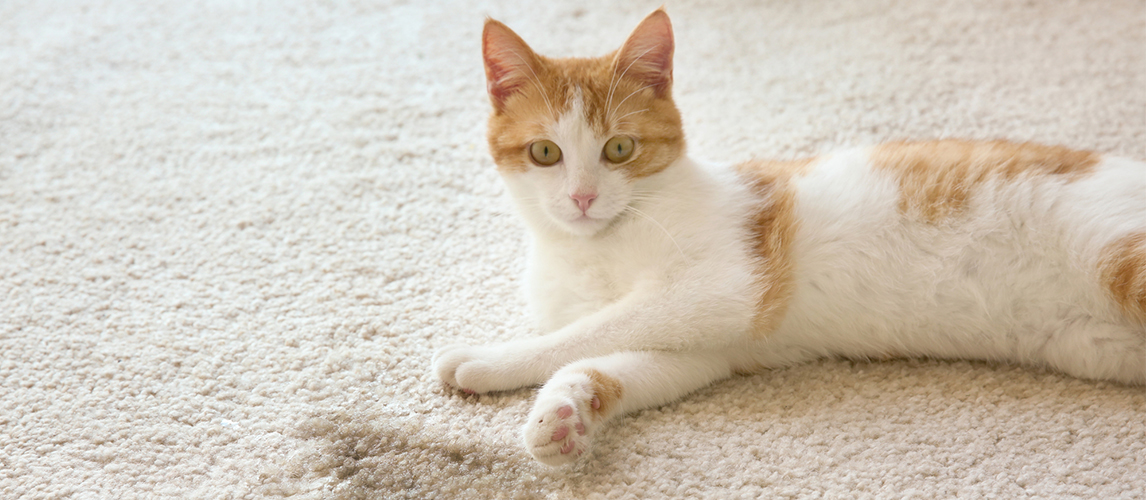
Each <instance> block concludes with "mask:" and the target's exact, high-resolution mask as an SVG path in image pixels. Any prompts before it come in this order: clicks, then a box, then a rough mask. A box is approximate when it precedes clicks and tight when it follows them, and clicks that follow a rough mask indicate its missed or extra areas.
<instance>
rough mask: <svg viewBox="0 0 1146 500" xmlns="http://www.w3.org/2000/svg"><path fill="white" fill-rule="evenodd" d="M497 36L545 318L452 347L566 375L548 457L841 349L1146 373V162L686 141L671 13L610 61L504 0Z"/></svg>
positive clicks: (1012, 147)
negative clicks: (632, 421)
mask: <svg viewBox="0 0 1146 500" xmlns="http://www.w3.org/2000/svg"><path fill="white" fill-rule="evenodd" d="M483 42H484V43H483V49H484V51H485V56H486V68H487V76H488V77H489V81H490V96H491V99H492V100H493V103H494V108H495V112H494V114H493V116H492V117H491V120H490V145H491V151H492V153H493V155H494V158H495V161H496V162H497V163H498V166H499V170H501V172H502V174H503V177H504V178H505V180H506V183H507V186H508V188H509V191H510V193H511V194H512V195H513V198H514V200H515V202H516V203H517V205H518V209H519V211H520V212H521V213H522V215H523V216H524V218H525V219H526V221H527V223H528V225H529V226H530V228H531V230H532V231H533V236H534V238H533V247H532V250H531V257H530V266H529V273H528V276H527V288H528V290H527V291H528V297H529V300H530V304H531V307H532V309H533V312H534V315H535V316H536V317H537V319H538V324H539V327H540V328H541V329H542V330H543V331H545V332H546V333H547V335H543V336H538V337H533V338H528V339H522V340H519V341H515V342H509V343H505V344H498V345H490V346H478V347H475V346H464V345H455V346H450V347H447V348H444V349H442V350H441V351H439V353H438V354H437V355H436V356H435V369H436V371H437V373H438V376H439V377H440V378H442V380H444V381H446V382H447V383H449V384H451V385H453V386H455V387H458V388H461V389H464V390H467V391H471V392H487V391H496V390H507V389H514V388H518V387H523V386H528V385H535V384H542V383H544V384H545V385H544V387H542V389H541V391H540V393H539V395H538V399H537V401H536V403H535V406H534V410H533V412H532V413H531V415H530V420H529V421H528V422H527V424H526V428H525V434H524V439H525V442H526V446H527V447H528V448H529V450H530V452H531V453H533V454H534V456H535V457H537V458H538V459H539V460H541V461H543V462H545V463H549V464H559V463H564V462H568V461H570V460H573V459H574V458H575V457H577V456H578V455H580V454H582V453H583V452H584V451H585V450H587V449H588V447H589V445H590V443H591V437H592V431H593V429H594V427H595V426H596V425H598V424H600V423H602V422H604V421H605V420H607V419H609V418H611V417H613V416H616V415H620V414H624V413H626V412H629V411H634V410H636V409H640V408H646V407H649V406H654V405H658V404H663V403H665V402H668V401H672V400H675V399H677V398H679V397H680V396H681V395H683V394H686V393H688V392H690V391H693V390H695V389H697V388H699V387H703V386H704V385H707V384H709V383H711V382H712V381H714V380H718V379H720V378H724V377H727V376H729V375H731V374H732V373H735V372H748V371H753V370H758V369H761V368H772V367H780V366H784V365H789V364H792V363H797V362H801V361H807V360H810V359H815V358H819V357H824V356H844V357H855V358H876V359H879V358H888V357H906V356H930V357H940V358H969V359H989V360H1004V361H1012V362H1018V363H1024V364H1028V365H1034V366H1043V367H1050V368H1053V369H1056V370H1060V371H1063V372H1066V373H1069V374H1072V375H1075V376H1079V377H1084V378H1091V379H1106V380H1116V381H1121V382H1127V383H1136V384H1141V383H1143V382H1146V165H1144V164H1142V163H1139V162H1135V161H1131V160H1125V159H1120V158H1110V157H1103V156H1100V155H1096V154H1091V153H1086V152H1078V151H1071V150H1067V149H1064V148H1054V147H1045V146H1038V145H1031V144H1011V143H1005V142H965V141H951V140H948V141H934V142H922V143H895V144H885V145H881V146H877V147H873V148H863V149H855V150H850V151H844V152H840V153H837V154H833V155H828V156H823V157H820V158H815V159H810V160H802V161H791V162H766V161H761V162H748V163H745V164H741V165H735V166H728V165H723V166H722V165H707V164H702V163H699V162H696V161H694V160H692V159H689V158H688V157H687V156H685V155H684V143H683V133H682V132H681V127H680V118H679V115H678V114H677V112H676V109H675V107H674V106H673V105H672V101H671V96H670V92H669V89H670V86H671V57H672V37H671V27H670V26H669V24H668V18H667V16H666V15H665V14H664V13H663V11H657V12H655V13H653V14H652V15H650V16H649V17H648V18H647V19H646V20H645V21H644V22H642V23H641V25H640V26H639V27H638V28H637V30H635V31H634V33H633V34H632V35H631V36H630V38H629V40H628V41H627V42H626V44H625V46H624V47H623V48H622V49H621V50H620V51H618V52H617V53H616V54H613V55H610V56H607V57H604V58H600V59H574V60H550V59H546V58H543V57H541V56H536V55H534V54H533V53H532V52H531V51H529V49H528V46H526V45H525V44H524V42H522V41H521V40H520V38H517V37H516V35H514V34H513V33H512V32H511V31H509V30H508V28H505V27H504V25H501V24H500V23H496V22H495V21H490V22H487V25H486V32H485V35H484V39H483ZM622 96H624V97H622ZM618 139H620V140H618ZM603 148H604V149H603ZM602 149H603V150H602Z"/></svg>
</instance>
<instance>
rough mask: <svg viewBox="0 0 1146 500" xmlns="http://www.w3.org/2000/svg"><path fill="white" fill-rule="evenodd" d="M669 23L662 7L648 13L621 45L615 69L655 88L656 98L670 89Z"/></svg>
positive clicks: (671, 39)
mask: <svg viewBox="0 0 1146 500" xmlns="http://www.w3.org/2000/svg"><path fill="white" fill-rule="evenodd" d="M673 47H674V44H673V38H672V22H671V21H669V16H668V14H667V13H666V12H665V10H664V8H663V7H662V8H660V9H657V10H655V11H653V13H652V14H649V15H648V16H647V17H645V19H644V20H643V21H641V24H638V25H637V27H636V29H634V30H633V32H632V34H630V35H629V39H628V40H625V45H623V46H621V50H620V52H618V53H617V58H616V61H615V62H614V65H615V67H614V70H615V71H617V72H620V73H624V74H625V76H626V77H632V78H636V79H637V80H639V81H641V82H643V83H644V84H645V85H649V86H651V87H652V88H653V89H654V90H656V93H657V97H664V96H666V95H668V94H669V91H670V90H671V88H672V53H673Z"/></svg>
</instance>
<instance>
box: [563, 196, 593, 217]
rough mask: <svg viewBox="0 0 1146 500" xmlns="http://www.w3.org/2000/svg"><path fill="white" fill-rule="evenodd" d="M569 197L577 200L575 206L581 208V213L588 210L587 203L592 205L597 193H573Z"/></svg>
mask: <svg viewBox="0 0 1146 500" xmlns="http://www.w3.org/2000/svg"><path fill="white" fill-rule="evenodd" d="M569 197H570V198H572V199H573V201H575V202H577V206H578V207H580V208H581V213H586V212H588V211H589V205H592V204H593V200H595V199H597V193H593V192H586V193H573V194H571V195H569Z"/></svg>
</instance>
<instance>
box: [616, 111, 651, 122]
mask: <svg viewBox="0 0 1146 500" xmlns="http://www.w3.org/2000/svg"><path fill="white" fill-rule="evenodd" d="M648 110H649V108H645V109H642V110H640V111H633V112H631V113H625V114H624V115H623V116H621V117H620V118H617V122H619V123H627V122H622V121H621V120H624V119H625V117H627V116H629V115H635V114H637V113H644V112H645V111H648Z"/></svg>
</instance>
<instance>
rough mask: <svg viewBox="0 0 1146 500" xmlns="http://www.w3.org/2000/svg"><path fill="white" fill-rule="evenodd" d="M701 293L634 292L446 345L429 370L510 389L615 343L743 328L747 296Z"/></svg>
mask: <svg viewBox="0 0 1146 500" xmlns="http://www.w3.org/2000/svg"><path fill="white" fill-rule="evenodd" d="M690 292H691V293H690ZM704 297H705V295H704V294H702V293H699V292H697V291H693V290H681V291H680V292H678V293H639V292H638V293H634V294H632V295H630V296H628V297H626V298H625V299H624V300H621V301H619V302H617V303H614V304H612V305H609V306H608V307H605V308H604V309H602V310H600V311H597V312H595V313H593V314H591V315H588V316H586V317H583V318H581V319H579V320H577V321H574V322H573V323H570V324H568V325H566V326H565V327H563V328H561V329H559V330H557V331H555V332H553V333H550V334H548V335H544V336H540V337H531V338H525V339H519V340H514V341H510V342H503V343H499V344H490V345H484V346H469V345H452V346H447V347H445V348H442V349H440V350H439V351H438V352H437V353H436V354H435V355H434V360H433V364H434V371H435V372H436V374H437V375H438V378H439V379H441V380H442V381H443V382H445V383H447V384H449V385H451V386H453V387H457V388H459V389H462V390H464V391H467V392H478V393H482V392H489V391H501V390H510V389H516V388H519V387H526V386H530V385H537V384H541V383H542V382H545V381H546V380H549V378H550V377H551V376H552V375H553V374H554V372H556V371H557V370H558V369H560V368H561V367H563V366H565V365H567V364H569V363H572V362H574V361H577V360H579V359H584V358H591V357H596V356H604V355H607V354H611V353H614V352H621V351H694V350H700V351H703V350H714V349H720V348H723V347H725V346H727V345H730V344H732V343H733V342H735V341H736V340H738V339H739V338H742V336H743V335H745V334H746V333H747V332H748V331H749V327H750V324H751V318H752V315H751V310H752V309H751V308H752V304H751V303H750V302H747V301H738V300H736V299H729V298H727V297H717V296H716V295H715V294H713V295H709V296H708V297H710V299H708V300H705V299H704Z"/></svg>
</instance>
